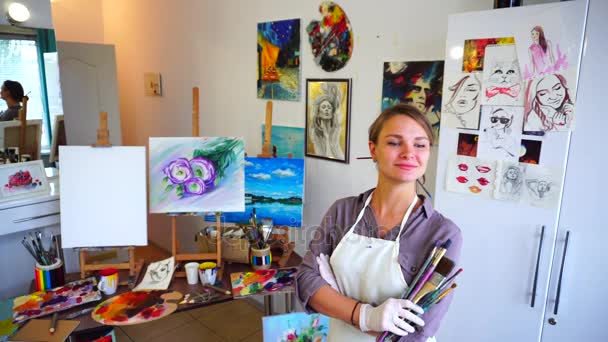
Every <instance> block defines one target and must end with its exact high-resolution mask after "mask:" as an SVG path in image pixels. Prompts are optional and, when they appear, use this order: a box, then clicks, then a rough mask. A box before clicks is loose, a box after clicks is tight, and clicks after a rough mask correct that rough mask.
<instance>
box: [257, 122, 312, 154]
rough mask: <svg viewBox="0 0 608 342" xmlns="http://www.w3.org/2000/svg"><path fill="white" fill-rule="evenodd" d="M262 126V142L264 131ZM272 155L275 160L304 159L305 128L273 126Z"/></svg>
mask: <svg viewBox="0 0 608 342" xmlns="http://www.w3.org/2000/svg"><path fill="white" fill-rule="evenodd" d="M265 127H266V125H262V141H264V130H265ZM271 136H272V137H271V144H272V154H273V157H275V158H277V157H278V158H288V157H289V155H290V154H291V158H297V159H303V158H304V128H300V127H287V126H275V125H272V134H271Z"/></svg>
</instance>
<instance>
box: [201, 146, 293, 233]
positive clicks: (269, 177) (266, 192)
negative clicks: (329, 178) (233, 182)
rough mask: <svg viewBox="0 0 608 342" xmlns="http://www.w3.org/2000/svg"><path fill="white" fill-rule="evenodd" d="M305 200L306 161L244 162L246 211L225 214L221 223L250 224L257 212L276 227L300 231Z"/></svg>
mask: <svg viewBox="0 0 608 342" xmlns="http://www.w3.org/2000/svg"><path fill="white" fill-rule="evenodd" d="M303 198H304V159H293V158H245V211H244V212H238V213H237V212H225V213H223V215H222V216H223V218H222V219H223V220H225V221H226V222H236V223H247V222H249V218H250V217H251V216H250V215H251V214H252V213H253V209H254V208H255V210H256V214H257V216H258V217H260V218H263V217H264V218H271V219H272V222H273V224H274V225H275V226H289V227H301V226H302V201H303ZM213 220H215V218H213Z"/></svg>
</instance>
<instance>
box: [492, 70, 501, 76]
mask: <svg viewBox="0 0 608 342" xmlns="http://www.w3.org/2000/svg"><path fill="white" fill-rule="evenodd" d="M494 74H495V75H502V70H500V69H496V70H494Z"/></svg>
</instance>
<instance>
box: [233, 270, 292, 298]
mask: <svg viewBox="0 0 608 342" xmlns="http://www.w3.org/2000/svg"><path fill="white" fill-rule="evenodd" d="M297 271H298V270H297V268H295V267H292V268H279V269H270V270H258V271H253V272H238V273H232V274H230V281H231V283H232V293H233V296H234V298H240V297H246V296H251V295H268V294H273V293H277V292H289V291H294V284H295V282H296V273H297Z"/></svg>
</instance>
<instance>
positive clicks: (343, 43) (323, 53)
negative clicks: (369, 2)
mask: <svg viewBox="0 0 608 342" xmlns="http://www.w3.org/2000/svg"><path fill="white" fill-rule="evenodd" d="M319 12H320V13H321V15H322V16H323V18H322V19H321V21H318V20H313V21H311V22H310V23H309V24H308V26H307V27H306V32H307V33H308V42H309V43H310V46H311V48H312V55H313V56H314V59H315V63H316V64H317V65H318V66H320V67H321V68H322V69H323V70H325V71H336V70H340V69H342V68H343V67H344V66H345V65H346V63H347V62H348V60H349V59H350V56H351V55H352V53H353V30H352V28H351V26H350V21H349V20H348V17H347V16H346V13H344V10H343V9H342V7H340V6H339V5H338V4H336V3H335V2H332V1H323V2H322V3H321V5H319Z"/></svg>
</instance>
